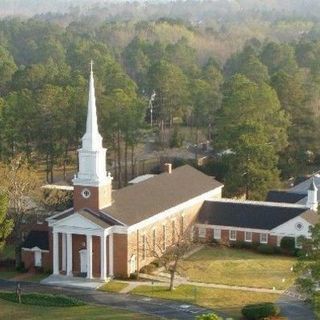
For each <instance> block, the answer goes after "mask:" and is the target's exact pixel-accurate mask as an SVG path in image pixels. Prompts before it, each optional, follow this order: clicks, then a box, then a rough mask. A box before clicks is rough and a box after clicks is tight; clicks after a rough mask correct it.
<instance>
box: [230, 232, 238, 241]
mask: <svg viewBox="0 0 320 320" xmlns="http://www.w3.org/2000/svg"><path fill="white" fill-rule="evenodd" d="M229 240H237V231H236V230H230V231H229Z"/></svg>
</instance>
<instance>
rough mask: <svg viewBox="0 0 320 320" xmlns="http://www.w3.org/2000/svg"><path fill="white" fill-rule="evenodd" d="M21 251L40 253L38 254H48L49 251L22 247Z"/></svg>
mask: <svg viewBox="0 0 320 320" xmlns="http://www.w3.org/2000/svg"><path fill="white" fill-rule="evenodd" d="M21 250H23V251H30V252H36V251H40V252H42V253H47V252H50V251H49V250H42V249H40V248H38V247H33V248H24V247H22V248H21Z"/></svg>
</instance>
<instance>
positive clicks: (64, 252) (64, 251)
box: [61, 233, 67, 271]
mask: <svg viewBox="0 0 320 320" xmlns="http://www.w3.org/2000/svg"><path fill="white" fill-rule="evenodd" d="M61 235H62V252H61V255H62V267H61V269H62V271H67V235H66V234H65V233H62V234H61Z"/></svg>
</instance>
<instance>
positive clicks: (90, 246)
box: [86, 235, 92, 279]
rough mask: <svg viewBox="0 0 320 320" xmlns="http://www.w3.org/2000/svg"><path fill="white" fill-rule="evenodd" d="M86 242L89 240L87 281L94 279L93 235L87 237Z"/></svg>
mask: <svg viewBox="0 0 320 320" xmlns="http://www.w3.org/2000/svg"><path fill="white" fill-rule="evenodd" d="M86 240H87V279H92V235H87V236H86Z"/></svg>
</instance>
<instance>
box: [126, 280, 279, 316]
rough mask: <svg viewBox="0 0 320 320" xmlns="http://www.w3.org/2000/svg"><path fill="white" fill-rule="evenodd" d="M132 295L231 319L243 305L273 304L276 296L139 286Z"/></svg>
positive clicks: (182, 286) (222, 290) (229, 291)
mask: <svg viewBox="0 0 320 320" xmlns="http://www.w3.org/2000/svg"><path fill="white" fill-rule="evenodd" d="M131 293H133V294H138V295H144V296H148V297H154V298H162V299H172V300H178V301H181V302H183V303H192V304H198V305H200V306H203V307H208V308H212V309H213V310H215V311H220V312H223V313H225V314H227V315H229V316H232V317H240V316H241V309H242V307H243V306H244V305H246V304H249V303H258V302H275V301H276V300H277V299H278V298H279V295H278V294H273V293H259V292H248V291H240V290H229V289H228V290H227V289H213V288H204V287H195V286H190V285H180V286H178V287H177V288H175V290H173V291H168V288H167V287H160V286H154V287H153V288H152V287H151V286H143V285H142V286H139V287H136V288H134V289H133V291H132V292H131Z"/></svg>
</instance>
